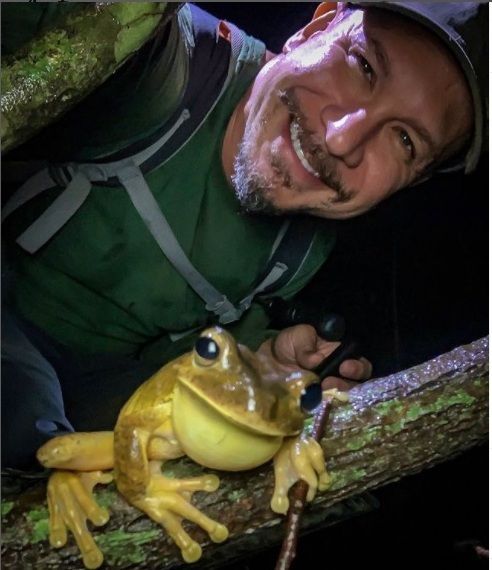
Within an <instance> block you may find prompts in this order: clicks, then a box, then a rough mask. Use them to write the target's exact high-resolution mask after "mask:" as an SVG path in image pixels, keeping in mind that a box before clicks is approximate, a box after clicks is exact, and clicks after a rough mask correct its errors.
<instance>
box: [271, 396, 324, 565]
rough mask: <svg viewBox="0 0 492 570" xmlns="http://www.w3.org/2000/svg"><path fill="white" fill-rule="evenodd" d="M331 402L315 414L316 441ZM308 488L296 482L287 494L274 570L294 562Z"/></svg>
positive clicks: (321, 432)
mask: <svg viewBox="0 0 492 570" xmlns="http://www.w3.org/2000/svg"><path fill="white" fill-rule="evenodd" d="M331 404H332V400H331V399H327V400H324V399H323V401H322V402H321V405H320V407H319V410H318V411H317V413H316V416H315V418H314V424H313V431H312V433H311V437H313V439H315V440H316V441H320V439H321V437H322V436H323V433H324V431H325V425H326V422H327V420H328V416H329V414H330V409H331ZM308 489H309V486H308V484H307V483H306V482H305V481H303V480H300V481H297V483H295V485H293V486H292V488H291V490H290V493H289V503H290V507H289V512H288V513H287V522H286V532H285V537H284V541H283V542H282V548H281V549H280V554H279V555H278V559H277V564H276V566H275V570H288V569H289V568H290V566H291V564H292V561H293V560H294V558H295V556H296V552H297V540H298V538H299V529H300V524H301V518H302V511H303V510H304V507H305V505H306V497H307V493H308Z"/></svg>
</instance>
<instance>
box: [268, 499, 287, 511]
mask: <svg viewBox="0 0 492 570" xmlns="http://www.w3.org/2000/svg"><path fill="white" fill-rule="evenodd" d="M270 508H271V509H272V511H273V512H274V513H279V514H281V515H285V514H286V513H287V511H288V510H289V499H288V498H287V497H286V496H285V495H274V496H273V497H272V500H271V501H270Z"/></svg>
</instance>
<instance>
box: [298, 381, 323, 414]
mask: <svg viewBox="0 0 492 570" xmlns="http://www.w3.org/2000/svg"><path fill="white" fill-rule="evenodd" d="M322 397H323V390H322V389H321V384H320V383H319V382H316V383H315V384H311V385H309V386H307V387H306V388H305V389H304V391H303V392H302V395H301V408H302V409H303V410H304V411H305V412H312V411H313V410H314V409H315V408H317V407H318V406H319V405H320V403H321V399H322Z"/></svg>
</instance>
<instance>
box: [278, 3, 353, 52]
mask: <svg viewBox="0 0 492 570" xmlns="http://www.w3.org/2000/svg"><path fill="white" fill-rule="evenodd" d="M342 8H343V2H321V4H318V7H317V8H316V11H315V12H314V15H313V19H312V20H311V21H310V22H309V24H307V25H306V26H304V27H303V28H301V29H300V30H299V31H298V32H296V33H295V34H294V35H293V36H291V37H290V38H289V39H288V40H287V41H286V42H285V44H284V47H283V50H282V51H283V52H284V53H288V52H289V51H291V50H292V49H294V48H296V47H297V46H299V45H301V44H303V43H304V42H305V41H306V40H307V39H308V38H309V37H311V36H312V35H313V34H314V33H315V32H319V31H321V30H326V28H327V27H328V26H329V24H330V22H331V21H332V20H333V19H334V18H335V16H336V15H337V14H338V13H339V12H340V11H341V10H342Z"/></svg>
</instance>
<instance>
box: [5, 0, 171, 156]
mask: <svg viewBox="0 0 492 570" xmlns="http://www.w3.org/2000/svg"><path fill="white" fill-rule="evenodd" d="M178 6H179V4H175V3H169V5H168V3H167V2H135V3H106V4H101V3H95V2H87V3H84V2H81V3H80V8H79V9H78V10H75V11H73V12H69V13H68V14H67V15H66V17H65V18H64V19H63V20H62V21H60V22H59V23H57V24H56V25H54V27H52V28H50V29H48V30H47V31H46V32H45V33H43V34H42V35H41V36H40V37H35V38H33V40H32V41H30V42H29V43H27V44H26V45H23V46H22V47H21V48H20V49H19V50H18V52H17V53H15V54H14V55H9V56H7V57H6V58H4V59H3V61H2V70H1V93H2V95H1V112H2V116H1V136H2V151H3V152H5V151H7V150H9V149H11V148H14V147H15V146H17V145H19V144H20V143H22V142H24V141H26V140H27V139H28V138H29V137H31V136H32V135H34V134H35V133H36V132H37V131H39V130H40V129H41V128H43V127H45V126H46V125H48V124H50V123H51V122H52V121H54V120H55V119H56V118H58V117H59V116H61V115H62V114H63V113H65V112H66V111H67V110H68V109H70V108H71V107H72V106H73V105H75V104H76V103H78V102H79V101H80V100H82V99H83V98H84V97H85V96H86V95H87V94H89V93H90V92H91V91H93V90H94V89H95V88H96V87H98V86H99V85H101V83H102V82H103V81H104V80H105V79H107V78H108V77H109V76H110V75H111V74H112V73H114V72H115V71H116V70H117V69H118V68H119V67H120V66H121V65H122V64H123V63H124V62H125V61H126V60H127V59H128V57H130V56H131V55H132V54H133V53H134V52H135V51H137V50H138V49H139V48H140V47H141V46H142V45H143V44H144V43H145V42H146V41H147V40H148V39H149V38H151V37H152V35H153V34H154V33H155V31H156V30H157V29H158V27H159V26H160V25H164V24H165V22H167V21H168V19H169V17H170V16H171V15H172V14H173V13H174V12H175V10H176V9H177V8H178Z"/></svg>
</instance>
